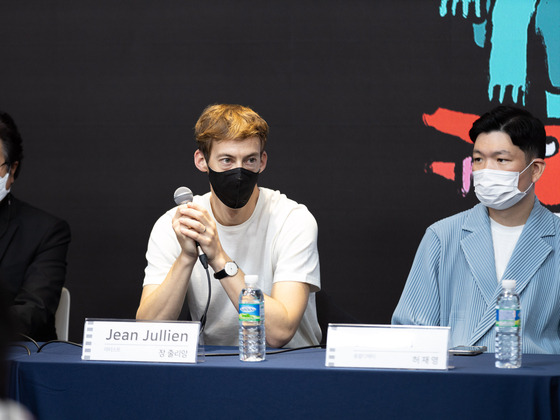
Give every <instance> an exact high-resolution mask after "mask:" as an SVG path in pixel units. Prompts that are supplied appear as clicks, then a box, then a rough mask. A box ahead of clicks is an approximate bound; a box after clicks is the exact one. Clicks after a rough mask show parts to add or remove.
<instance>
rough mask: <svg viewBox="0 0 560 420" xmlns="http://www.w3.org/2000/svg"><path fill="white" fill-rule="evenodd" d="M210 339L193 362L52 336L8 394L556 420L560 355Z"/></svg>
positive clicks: (231, 410) (263, 411)
mask: <svg viewBox="0 0 560 420" xmlns="http://www.w3.org/2000/svg"><path fill="white" fill-rule="evenodd" d="M223 351H228V352H229V351H233V350H232V349H227V348H219V347H213V348H209V347H207V356H206V360H205V361H204V362H203V363H199V364H194V365H183V364H166V363H134V362H99V361H82V360H81V358H80V357H81V349H80V348H78V347H74V346H71V345H68V344H61V343H55V344H51V345H49V346H47V347H45V348H44V349H43V350H42V352H41V353H32V354H31V355H27V353H24V351H23V350H21V349H14V351H13V352H12V355H11V376H10V393H11V397H12V398H14V399H15V400H17V401H20V402H21V403H22V404H24V405H25V406H27V407H28V408H29V409H30V410H31V411H32V412H33V413H34V414H35V415H36V416H37V418H38V419H39V420H49V419H56V420H61V419H151V420H153V419H162V420H163V419H177V418H179V419H188V418H206V419H214V418H226V417H227V418H234V419H235V418H255V419H256V418H259V419H260V418H267V419H276V418H279V419H280V418H282V419H300V418H305V419H309V418H326V419H330V418H341V419H348V418H360V419H363V418H376V419H427V418H430V419H473V418H474V419H524V420H526V419H558V418H560V408H559V407H560V405H559V401H560V390H559V386H558V384H559V378H560V356H556V355H524V356H523V367H522V368H521V369H515V370H503V369H496V368H495V367H494V355H493V354H483V355H479V356H474V357H467V356H464V357H460V356H455V357H454V358H453V360H452V363H453V365H454V366H455V367H454V368H453V369H450V370H449V371H404V370H392V369H385V370H382V369H348V368H327V367H325V350H324V349H307V350H299V351H294V352H289V353H283V354H275V355H268V356H267V360H266V361H264V362H261V363H243V362H241V361H239V359H238V357H235V356H218V357H212V356H210V355H211V354H213V353H214V354H215V353H219V352H223Z"/></svg>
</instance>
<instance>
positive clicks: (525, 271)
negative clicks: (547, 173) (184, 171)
mask: <svg viewBox="0 0 560 420" xmlns="http://www.w3.org/2000/svg"><path fill="white" fill-rule="evenodd" d="M559 229H560V218H559V217H557V216H556V215H554V214H553V213H551V212H550V211H549V210H547V209H546V208H545V207H543V206H542V205H541V204H540V203H539V201H538V200H537V199H535V205H534V207H533V210H532V211H531V215H530V216H529V219H528V220H527V223H526V224H525V227H524V228H523V231H522V233H521V236H520V237H519V240H518V242H517V245H516V246H515V249H514V251H513V254H512V256H511V259H510V261H509V263H508V265H507V267H506V270H505V272H504V277H503V278H505V279H514V280H516V282H517V284H516V291H517V293H519V294H520V297H521V321H522V340H523V341H522V342H523V352H524V353H557V354H559V353H560V336H559V330H560V256H559V251H560V235H559ZM500 291H501V286H499V284H498V280H497V278H496V269H495V265H494V250H493V242H492V233H491V231H490V220H489V216H488V210H487V208H486V207H485V206H483V205H482V204H478V205H476V206H475V207H473V208H472V209H470V210H467V211H464V212H462V213H459V214H456V215H454V216H451V217H448V218H446V219H443V220H441V221H439V222H437V223H435V224H433V225H432V226H430V227H429V228H428V229H427V230H426V234H425V235H424V238H423V239H422V242H421V243H420V246H419V248H418V251H417V253H416V257H415V258H414V262H413V264H412V269H411V270H410V274H409V276H408V279H407V282H406V285H405V287H404V290H403V293H402V295H401V298H400V301H399V303H398V305H397V307H396V309H395V312H394V313H393V318H392V323H393V324H403V325H439V326H449V327H451V332H450V346H457V345H461V344H464V345H484V346H487V347H488V350H489V351H490V352H493V351H494V333H495V331H494V323H495V310H496V299H497V298H498V294H499V293H500Z"/></svg>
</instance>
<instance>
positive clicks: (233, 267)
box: [224, 261, 237, 276]
mask: <svg viewBox="0 0 560 420" xmlns="http://www.w3.org/2000/svg"><path fill="white" fill-rule="evenodd" d="M224 270H225V272H226V274H227V275H228V276H235V275H236V274H237V264H235V263H234V262H233V261H230V262H227V263H226V266H225V267H224Z"/></svg>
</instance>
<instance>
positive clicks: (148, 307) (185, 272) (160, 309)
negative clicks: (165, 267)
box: [136, 254, 196, 320]
mask: <svg viewBox="0 0 560 420" xmlns="http://www.w3.org/2000/svg"><path fill="white" fill-rule="evenodd" d="M195 261H196V260H194V261H193V260H192V259H191V258H189V257H186V256H184V255H183V254H181V255H180V256H179V257H178V258H177V260H175V263H174V264H173V266H172V267H171V269H170V270H169V273H167V276H166V278H165V280H164V281H163V283H161V284H159V285H150V284H148V285H146V286H144V290H143V291H142V297H141V299H140V305H139V307H138V311H137V312H136V319H149V320H175V319H177V318H178V317H179V314H180V313H181V309H182V307H183V303H184V301H185V295H186V293H187V288H188V285H189V279H190V277H191V273H192V270H193V267H194V263H195Z"/></svg>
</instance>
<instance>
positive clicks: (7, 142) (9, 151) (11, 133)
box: [0, 111, 23, 178]
mask: <svg viewBox="0 0 560 420" xmlns="http://www.w3.org/2000/svg"><path fill="white" fill-rule="evenodd" d="M0 141H2V150H3V151H4V159H5V161H6V163H7V164H8V165H10V166H11V165H12V163H14V162H19V164H18V167H17V169H16V172H15V174H14V178H17V177H18V174H19V172H20V169H21V161H22V159H23V146H22V141H21V135H20V134H19V130H18V128H17V126H16V123H15V122H14V120H13V119H12V117H10V116H9V115H8V114H7V113H6V112H2V111H0Z"/></svg>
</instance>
